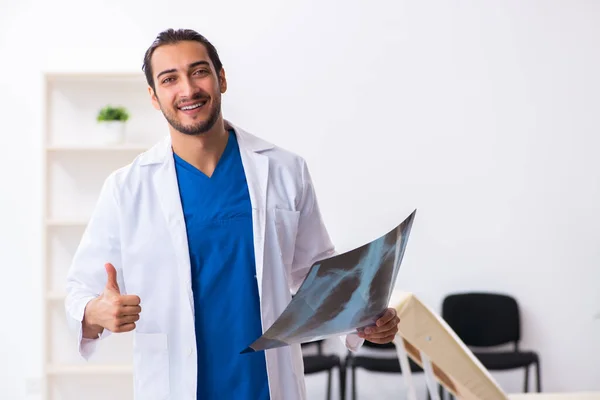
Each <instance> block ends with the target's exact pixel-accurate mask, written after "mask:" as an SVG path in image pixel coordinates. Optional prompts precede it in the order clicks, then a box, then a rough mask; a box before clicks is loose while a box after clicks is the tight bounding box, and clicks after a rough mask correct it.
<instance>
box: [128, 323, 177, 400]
mask: <svg viewBox="0 0 600 400" xmlns="http://www.w3.org/2000/svg"><path fill="white" fill-rule="evenodd" d="M133 340H134V341H133V363H134V388H135V398H136V399H145V400H146V399H147V400H164V399H168V398H169V392H170V388H169V347H168V343H167V335H166V334H164V333H137V332H136V333H135V334H134V339H133Z"/></svg>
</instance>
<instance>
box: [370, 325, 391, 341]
mask: <svg viewBox="0 0 600 400" xmlns="http://www.w3.org/2000/svg"><path fill="white" fill-rule="evenodd" d="M396 333H398V329H396V328H392V329H390V330H387V331H383V332H376V333H373V334H370V335H366V336H365V339H367V340H369V341H370V340H371V339H382V338H385V337H388V336H394V335H395V334H396Z"/></svg>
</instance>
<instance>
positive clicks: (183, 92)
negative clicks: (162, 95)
mask: <svg viewBox="0 0 600 400" xmlns="http://www.w3.org/2000/svg"><path fill="white" fill-rule="evenodd" d="M196 93H198V87H197V86H196V85H195V84H194V81H193V80H191V79H190V78H188V77H184V78H182V79H181V80H180V96H181V97H183V98H190V99H191V98H193V97H194V95H196Z"/></svg>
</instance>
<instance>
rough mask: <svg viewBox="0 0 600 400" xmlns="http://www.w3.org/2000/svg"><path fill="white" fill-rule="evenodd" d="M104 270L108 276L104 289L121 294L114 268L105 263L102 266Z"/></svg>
mask: <svg viewBox="0 0 600 400" xmlns="http://www.w3.org/2000/svg"><path fill="white" fill-rule="evenodd" d="M104 268H105V269H106V275H108V280H107V281H106V289H108V290H112V291H114V292H117V293H121V292H120V290H119V284H118V283H117V270H116V269H115V267H114V266H113V265H112V264H111V263H106V264H104Z"/></svg>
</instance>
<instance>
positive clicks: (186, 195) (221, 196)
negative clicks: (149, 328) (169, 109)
mask: <svg viewBox="0 0 600 400" xmlns="http://www.w3.org/2000/svg"><path fill="white" fill-rule="evenodd" d="M173 157H174V161H175V169H176V173H177V180H178V183H179V194H180V198H181V203H182V206H183V214H184V218H185V224H186V231H187V238H188V246H189V254H190V261H191V268H192V270H191V276H192V290H193V295H194V309H195V328H196V344H197V349H198V352H197V356H198V392H197V399H198V400H201V399H202V400H210V399H223V400H227V399H232V400H233V399H236V400H237V399H253V400H255V399H256V400H266V399H268V398H269V386H268V381H267V371H266V361H265V354H264V352H257V353H248V354H240V351H241V350H243V349H245V348H246V347H247V346H248V345H249V344H250V343H252V341H254V340H255V339H256V338H257V337H259V336H260V335H261V334H262V326H261V316H260V306H259V297H258V287H257V281H256V267H255V261H254V240H253V229H252V206H251V203H250V196H249V192H248V184H247V181H246V175H245V173H244V167H243V165H242V159H241V156H240V150H239V147H238V142H237V138H236V135H235V133H234V132H233V131H230V132H229V137H228V141H227V145H226V147H225V150H224V151H223V154H222V155H221V158H220V159H219V161H218V163H217V166H216V168H215V170H214V172H213V174H212V175H211V176H210V177H209V176H207V175H206V174H204V173H203V172H201V171H200V170H198V169H197V168H196V167H194V166H192V165H191V164H189V163H188V162H186V161H185V160H183V159H182V158H180V157H179V156H177V155H176V154H174V155H173Z"/></svg>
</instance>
